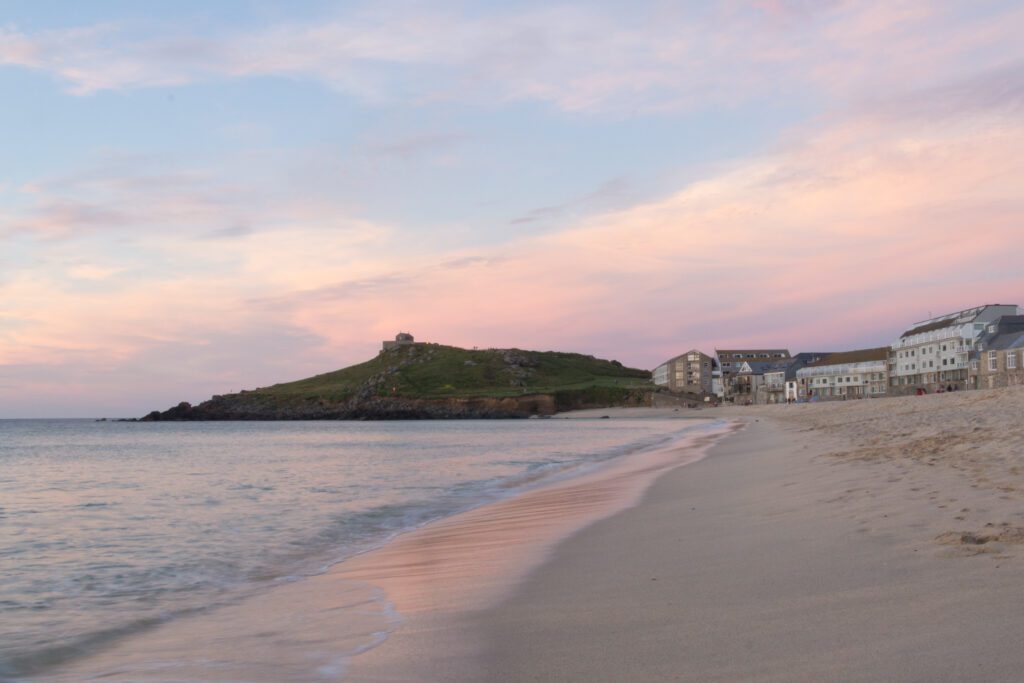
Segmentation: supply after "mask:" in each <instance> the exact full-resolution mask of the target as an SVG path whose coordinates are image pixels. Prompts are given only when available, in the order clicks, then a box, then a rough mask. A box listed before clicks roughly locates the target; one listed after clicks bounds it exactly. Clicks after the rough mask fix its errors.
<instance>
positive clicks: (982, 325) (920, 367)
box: [889, 304, 1019, 395]
mask: <svg viewBox="0 0 1024 683" xmlns="http://www.w3.org/2000/svg"><path fill="white" fill-rule="evenodd" d="M1018 311H1019V309H1018V307H1017V305H1015V304H985V305H983V306H976V307H974V308H969V309H966V310H963V311H957V312H955V313H948V314H946V315H942V316H939V317H937V318H930V319H928V320H922V321H920V322H917V323H914V324H913V325H912V326H911V327H909V328H908V329H907V330H906V331H905V332H903V334H901V335H900V336H899V338H898V339H897V340H896V341H894V342H893V343H892V344H891V345H890V352H889V393H890V394H894V395H900V394H912V393H916V392H917V391H918V390H921V389H923V390H924V391H928V392H932V391H935V390H937V389H938V388H939V387H940V386H941V387H944V388H946V387H955V388H957V389H966V388H967V386H968V383H969V369H970V359H971V354H972V353H973V352H974V350H975V349H974V346H975V343H976V342H977V340H978V338H979V337H980V336H981V335H982V333H983V332H984V331H985V329H986V328H987V327H988V326H989V325H990V324H992V323H994V322H996V321H997V320H999V319H1000V318H1002V317H1003V316H1014V315H1017V313H1018Z"/></svg>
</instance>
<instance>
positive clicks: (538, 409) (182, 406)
mask: <svg viewBox="0 0 1024 683" xmlns="http://www.w3.org/2000/svg"><path fill="white" fill-rule="evenodd" d="M650 402H651V392H649V391H643V390H623V391H618V392H609V391H598V392H595V391H594V390H593V389H588V390H578V391H560V392H556V393H554V394H530V395H523V396H507V397H471V398H433V399H427V398H404V397H382V396H372V397H365V398H360V397H356V398H353V399H350V400H348V401H344V402H341V403H332V402H329V401H324V400H309V401H304V402H302V403H287V404H282V403H280V402H277V401H274V400H272V399H271V398H270V397H267V396H260V395H259V394H255V393H248V394H245V393H243V394H232V395H229V396H214V397H213V398H211V399H210V400H209V401H204V402H203V403H200V404H199V405H196V406H193V405H190V404H188V403H179V404H178V405H176V406H174V407H173V408H170V409H169V410H165V411H163V412H160V411H156V410H154V411H153V412H151V413H150V414H148V415H146V416H145V417H143V418H142V420H143V421H145V422H156V421H183V420H454V419H506V418H526V417H531V416H534V415H538V416H542V415H552V414H554V413H556V412H560V411H565V410H580V409H584V408H606V407H609V406H613V405H626V406H644V405H650Z"/></svg>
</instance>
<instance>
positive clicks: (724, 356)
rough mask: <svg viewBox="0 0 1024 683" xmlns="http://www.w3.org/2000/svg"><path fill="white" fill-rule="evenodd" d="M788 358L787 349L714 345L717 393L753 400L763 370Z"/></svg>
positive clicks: (746, 400)
mask: <svg viewBox="0 0 1024 683" xmlns="http://www.w3.org/2000/svg"><path fill="white" fill-rule="evenodd" d="M789 361H790V355H789V350H788V349H715V362H716V363H717V364H718V369H719V372H720V373H721V392H722V393H721V394H720V395H722V396H723V397H724V398H731V399H732V400H739V401H741V402H744V403H746V402H750V403H752V402H753V401H754V400H755V394H756V393H757V387H758V386H760V385H761V384H762V383H763V381H764V373H765V371H766V370H772V369H775V368H774V367H773V366H777V365H779V364H785V363H789ZM740 377H742V379H740Z"/></svg>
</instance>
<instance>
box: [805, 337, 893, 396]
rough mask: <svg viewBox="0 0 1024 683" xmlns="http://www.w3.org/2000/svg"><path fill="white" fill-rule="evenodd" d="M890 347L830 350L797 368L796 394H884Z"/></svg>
mask: <svg viewBox="0 0 1024 683" xmlns="http://www.w3.org/2000/svg"><path fill="white" fill-rule="evenodd" d="M888 376H889V347H888V346H882V347H879V348H874V349H858V350H856V351H843V352H841V353H832V354H829V355H827V356H825V357H824V358H821V359H819V360H816V361H813V362H810V363H808V364H807V365H806V366H805V367H803V368H800V369H799V370H797V371H796V378H797V379H796V382H797V392H798V393H797V395H798V397H800V398H806V399H809V400H814V399H815V398H817V399H821V400H832V399H837V398H838V399H847V398H874V397H879V396H885V395H886V392H887V389H888V385H889V380H888Z"/></svg>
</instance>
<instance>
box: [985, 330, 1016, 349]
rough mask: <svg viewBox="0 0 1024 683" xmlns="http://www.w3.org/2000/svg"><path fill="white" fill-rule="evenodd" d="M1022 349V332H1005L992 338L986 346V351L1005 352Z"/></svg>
mask: <svg viewBox="0 0 1024 683" xmlns="http://www.w3.org/2000/svg"><path fill="white" fill-rule="evenodd" d="M1020 348H1024V332H1021V331H1016V332H1006V333H1004V334H999V335H996V336H995V337H993V338H992V339H991V340H990V341H989V342H988V343H987V344H986V345H985V350H986V351H1005V350H1008V349H1020Z"/></svg>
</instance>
